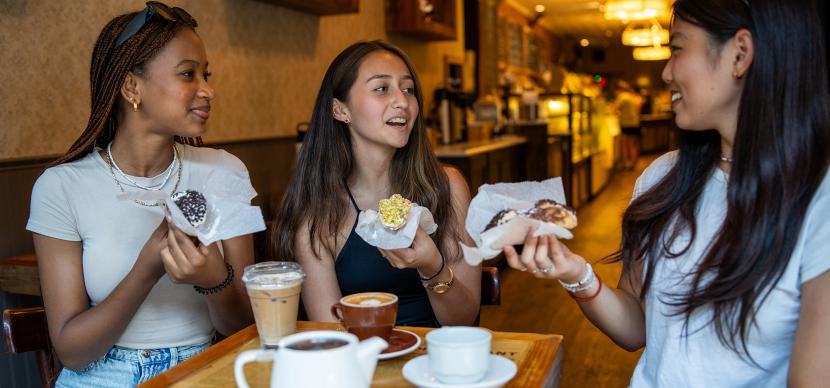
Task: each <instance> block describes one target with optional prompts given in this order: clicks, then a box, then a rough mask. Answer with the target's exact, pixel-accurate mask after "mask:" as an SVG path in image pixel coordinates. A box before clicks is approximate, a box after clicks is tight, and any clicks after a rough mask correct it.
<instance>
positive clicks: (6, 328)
mask: <svg viewBox="0 0 830 388" xmlns="http://www.w3.org/2000/svg"><path fill="white" fill-rule="evenodd" d="M3 333H4V334H5V337H6V344H5V345H6V351H7V352H9V353H11V354H18V353H26V352H36V356H37V366H38V369H39V370H40V381H41V385H42V386H43V387H44V388H51V387H53V386H54V385H55V380H57V378H58V374H59V373H60V371H61V369H62V368H63V366H62V365H61V363H60V361H59V360H58V357H57V355H56V354H55V352H54V349H53V348H52V342H51V341H50V340H49V330H48V329H47V327H46V311H45V310H44V309H43V307H28V308H16V309H6V310H3Z"/></svg>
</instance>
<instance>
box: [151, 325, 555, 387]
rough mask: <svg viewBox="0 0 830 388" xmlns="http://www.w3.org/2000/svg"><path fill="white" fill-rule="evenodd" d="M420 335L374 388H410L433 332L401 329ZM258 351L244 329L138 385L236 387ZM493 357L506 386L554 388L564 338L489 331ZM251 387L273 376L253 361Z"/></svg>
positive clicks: (250, 331)
mask: <svg viewBox="0 0 830 388" xmlns="http://www.w3.org/2000/svg"><path fill="white" fill-rule="evenodd" d="M403 329H406V330H409V331H411V332H413V333H415V334H418V335H419V336H421V339H422V341H421V346H420V347H419V348H418V349H416V350H415V351H414V352H412V353H410V354H407V355H405V356H402V357H398V358H393V359H391V360H385V361H378V366H377V368H376V369H375V376H374V380H373V381H372V387H411V386H412V384H410V383H409V382H408V381H406V380H405V379H404V378H403V374H402V369H403V366H404V364H406V362H407V361H409V360H411V359H413V358H415V357H418V356H420V355H423V354H426V341H425V340H424V336H425V335H426V333H427V332H429V331H430V330H432V329H429V328H422V327H403ZM297 330H298V331H308V330H343V328H342V326H340V325H339V324H336V323H322V322H305V321H300V322H297ZM258 347H259V337H258V336H257V331H256V326H255V325H251V326H249V327H247V328H246V329H243V330H242V331H240V332H238V333H236V334H234V335H232V336H230V337H228V338H226V339H225V340H223V341H221V342H219V343H217V344H215V345H213V346H211V347H209V348H208V349H206V350H205V351H204V352H202V353H201V354H198V355H196V356H194V357H193V358H191V359H189V360H187V361H185V362H183V363H181V364H179V365H176V366H175V367H173V368H171V369H170V370H168V371H166V372H164V373H162V374H161V375H159V376H156V377H155V378H153V379H151V380H149V381H147V382H146V383H144V384H142V385H141V387H144V388H148V387H167V386H171V385H172V386H175V387H207V388H210V387H235V386H236V382H235V380H234V377H233V363H234V360H235V359H236V356H237V355H238V354H239V353H240V352H242V351H244V350H248V349H256V348H258ZM493 353H494V354H499V355H502V356H505V357H507V358H509V359H511V360H513V361H514V362H515V363H516V365H517V366H518V371H517V373H516V376H515V377H514V378H513V379H512V380H511V381H510V382H509V383H508V384H507V385H506V386H507V387H558V386H559V381H560V379H561V377H562V354H563V351H562V336H561V335H553V334H533V333H504V332H493ZM245 376H246V377H247V378H248V383H249V384H250V385H251V387H267V386H268V382H269V378H270V376H271V363H270V362H253V363H250V364H247V365H246V366H245Z"/></svg>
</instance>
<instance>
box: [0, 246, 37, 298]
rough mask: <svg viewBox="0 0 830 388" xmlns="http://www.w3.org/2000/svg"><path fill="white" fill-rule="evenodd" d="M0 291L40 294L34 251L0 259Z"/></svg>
mask: <svg viewBox="0 0 830 388" xmlns="http://www.w3.org/2000/svg"><path fill="white" fill-rule="evenodd" d="M0 291H4V292H8V293H12V294H23V295H34V296H40V275H38V272H37V257H36V256H35V254H34V253H30V254H28V255H22V256H17V257H12V258H9V259H2V260H0Z"/></svg>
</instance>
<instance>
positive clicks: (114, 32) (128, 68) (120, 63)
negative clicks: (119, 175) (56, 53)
mask: <svg viewBox="0 0 830 388" xmlns="http://www.w3.org/2000/svg"><path fill="white" fill-rule="evenodd" d="M137 14H138V12H132V13H128V14H124V15H121V16H117V17H116V18H114V19H112V20H111V21H110V22H109V23H107V25H106V26H104V29H103V30H101V34H100V35H98V40H97V41H96V42H95V48H94V49H93V50H92V63H91V66H90V71H89V80H90V90H91V93H90V97H91V109H90V113H89V120H88V121H87V124H86V129H84V132H83V133H81V136H80V137H78V139H77V140H75V142H74V143H73V144H72V146H71V147H69V150H68V151H66V153H65V154H64V155H63V156H61V157H59V158H58V159H57V160H55V161H53V162H52V163H51V164H50V167H51V166H56V165H59V164H61V163H67V162H71V161H74V160H77V159H80V158H81V157H83V156H84V155H86V154H88V153H89V152H92V151H93V150H94V149H95V147H102V148H103V147H106V146H107V144H109V143H110V142H111V141H112V140H113V138H115V131H116V129H117V127H118V120H117V118H118V112H119V111H120V109H124V101H123V99H121V98H119V96H120V90H121V85H122V84H123V83H124V79H126V77H127V74H128V73H130V72H132V73H134V74H137V75H139V76H141V75H143V74H144V71H145V65H146V64H147V62H149V61H150V60H151V59H153V58H155V56H156V55H157V54H158V53H159V52H160V51H161V49H162V48H164V46H166V45H167V43H168V42H170V40H172V39H173V37H174V36H176V34H177V33H178V32H179V31H180V30H181V29H182V28H191V29H193V27H192V26H189V25H188V24H186V23H184V22H181V21H178V20H176V21H170V20H166V19H163V18H160V17H152V18H150V19H148V20H147V21H146V23H145V25H144V26H143V27H141V29H140V30H138V32H136V33H135V35H133V36H132V37H130V38H129V39H127V40H126V41H124V43H122V44H121V46H119V47H117V48H116V47H114V46H115V45H116V40H117V39H118V36H119V35H120V34H121V32H122V31H123V30H124V28H125V27H126V26H127V23H129V22H130V20H132V19H133V17H135V16H136V15H137ZM175 141H177V142H179V143H184V144H189V145H194V146H200V145H202V139H201V138H200V137H196V138H183V137H178V136H176V137H175Z"/></svg>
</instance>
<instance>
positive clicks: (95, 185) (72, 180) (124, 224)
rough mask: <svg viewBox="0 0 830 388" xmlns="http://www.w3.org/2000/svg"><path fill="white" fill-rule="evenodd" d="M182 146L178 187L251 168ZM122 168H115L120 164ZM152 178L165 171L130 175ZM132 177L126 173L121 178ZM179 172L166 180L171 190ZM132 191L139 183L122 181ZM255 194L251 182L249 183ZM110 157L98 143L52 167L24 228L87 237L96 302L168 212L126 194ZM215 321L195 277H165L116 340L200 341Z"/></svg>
mask: <svg viewBox="0 0 830 388" xmlns="http://www.w3.org/2000/svg"><path fill="white" fill-rule="evenodd" d="M177 147H178V150H179V152H181V154H182V160H183V167H182V176H181V182H180V183H179V186H178V188H177V191H182V190H185V189H198V188H200V187H202V185H203V183H204V180H205V179H206V178H207V176H208V173H210V172H211V171H213V170H215V169H230V170H238V171H242V172H244V174H245V176H247V174H248V171H247V169H246V168H245V165H244V164H243V163H242V162H241V161H240V160H239V159H237V158H236V157H235V156H233V155H231V154H229V153H227V152H225V151H223V150H215V149H211V148H203V147H191V146H187V145H182V144H177ZM116 174H117V172H116ZM130 178H131V179H133V180H134V181H136V182H138V183H139V184H142V185H145V186H152V185H154V184H159V183H161V182H162V181H163V179H164V174H161V175H159V176H156V177H153V178H143V177H132V176H131V177H130ZM119 180H120V181H121V182H126V181H125V180H124V179H123V177H122V178H121V179H119ZM175 182H176V173H175V171H174V173H173V176H171V178H170V180H169V181H168V182H167V184H166V185H165V186H164V188H163V190H164V191H166V192H168V193H169V192H171V191H172V190H173V187H174V185H175ZM122 186H123V187H124V189H125V190H126V191H128V192H133V191H140V190H141V189H138V188H135V187H131V186H129V185H128V184H126V183H122ZM250 190H251V192H252V196H253V195H254V194H253V193H254V191H253V187H250ZM120 192H121V191H120V190H119V188H118V186H116V183H115V181H114V180H113V176H112V173H111V172H110V168H109V165H108V164H107V162H106V161H105V160H104V159H103V158H101V156H100V154H99V152H98V150H96V151H94V152H91V153H89V154H88V155H86V156H84V157H83V158H81V159H78V160H76V161H73V162H70V163H64V164H61V165H59V166H55V167H52V168H49V169H47V170H46V171H45V172H44V173H43V175H41V176H40V177H39V178H38V180H37V182H36V183H35V186H34V189H33V190H32V204H31V212H30V216H29V223H28V224H27V225H26V229H28V230H30V231H32V232H34V233H38V234H41V235H44V236H48V237H53V238H57V239H61V240H68V241H81V242H82V246H83V273H84V283H85V286H86V292H87V294H88V295H89V299H90V302H91V305H92V306H95V305H97V304H98V303H101V302H102V301H103V300H104V299H105V298H106V297H107V296H109V294H110V292H111V291H112V290H113V289H114V288H115V287H116V286H117V285H118V284H119V283H120V282H121V281H122V280H123V279H124V277H125V276H126V275H127V273H128V272H129V271H130V269H132V267H133V264H135V261H136V259H137V258H138V254H139V252H140V251H141V248H142V247H143V246H144V243H146V242H147V240H148V239H149V238H150V235H151V234H152V233H153V231H154V230H155V229H156V228H157V227H158V225H159V223H160V222H161V220H162V219H163V218H164V214H163V213H162V209H161V208H160V207H147V206H142V205H139V204H137V203H135V202H133V201H130V200H122V199H117V198H116V196H117V195H118V194H120ZM212 336H213V324H212V323H211V321H210V316H209V315H208V308H207V302H206V301H205V299H204V297H203V296H202V295H199V294H198V293H196V292H195V291H194V290H193V287H192V286H191V285H189V284H173V283H172V282H171V281H170V278H169V277H168V276H167V275H164V276H162V277H161V279H160V280H159V281H158V283H156V285H155V286H154V287H153V289H152V290H151V291H150V293H149V295H147V298H146V299H145V300H144V302H143V303H142V304H141V306H140V307H139V308H138V311H136V313H135V315H134V316H133V318H132V320H131V321H130V323H129V325H127V328H126V330H124V333H123V334H122V335H121V337H120V338H119V339H118V341H116V343H115V344H116V345H118V346H123V347H128V348H136V349H145V348H163V347H174V346H183V345H196V344H201V343H205V342H207V341H209V340H210V339H211V337H212Z"/></svg>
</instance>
